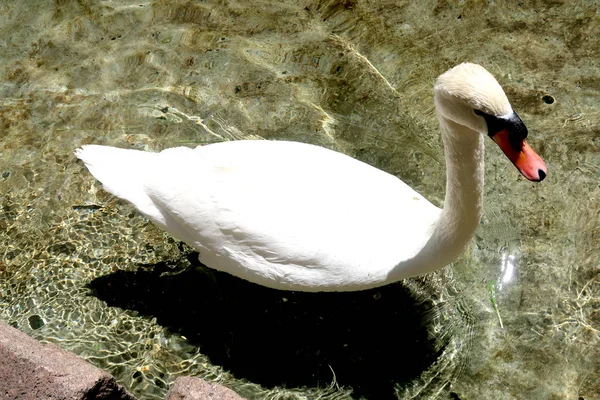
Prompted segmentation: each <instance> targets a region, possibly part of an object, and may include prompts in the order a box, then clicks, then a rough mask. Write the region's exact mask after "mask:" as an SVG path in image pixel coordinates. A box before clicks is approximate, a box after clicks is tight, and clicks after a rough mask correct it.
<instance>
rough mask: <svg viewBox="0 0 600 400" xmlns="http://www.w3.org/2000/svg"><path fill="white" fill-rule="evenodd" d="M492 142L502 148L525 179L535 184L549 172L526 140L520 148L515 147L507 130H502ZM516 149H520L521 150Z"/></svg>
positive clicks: (494, 136) (495, 135)
mask: <svg viewBox="0 0 600 400" xmlns="http://www.w3.org/2000/svg"><path fill="white" fill-rule="evenodd" d="M492 140H493V141H494V142H496V144H497V145H498V146H500V148H501V149H502V151H503V152H504V154H506V157H508V159H509V160H510V161H512V163H513V164H514V165H515V167H517V169H518V170H519V172H521V174H523V176H524V177H525V178H527V179H529V180H530V181H534V182H540V181H542V180H544V178H545V177H546V175H547V171H548V170H547V169H546V163H544V160H542V158H541V157H540V156H538V155H537V153H536V152H535V151H533V149H532V148H531V146H529V145H528V144H527V142H526V141H525V140H522V141H521V142H520V145H519V146H514V144H513V143H511V141H510V140H509V131H508V130H507V129H502V130H501V131H499V132H497V133H495V134H494V135H493V136H492ZM516 147H519V149H517V148H516Z"/></svg>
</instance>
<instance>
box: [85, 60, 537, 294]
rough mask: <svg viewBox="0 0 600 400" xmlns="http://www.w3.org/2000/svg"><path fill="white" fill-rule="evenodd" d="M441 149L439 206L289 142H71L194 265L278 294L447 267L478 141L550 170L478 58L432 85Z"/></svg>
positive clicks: (532, 169) (476, 208)
mask: <svg viewBox="0 0 600 400" xmlns="http://www.w3.org/2000/svg"><path fill="white" fill-rule="evenodd" d="M434 94H435V96H434V99H435V106H436V112H437V115H438V120H439V125H440V129H441V133H442V139H443V143H444V151H445V159H446V197H445V200H444V205H443V208H442V209H439V208H438V207H436V206H434V205H433V204H431V203H430V202H429V201H427V200H426V199H425V198H424V197H423V196H421V195H420V194H419V193H417V192H416V191H414V190H413V189H411V188H410V187H409V186H408V185H406V184H405V183H404V182H402V181H401V180H400V179H398V178H397V177H395V176H393V175H390V174H388V173H386V172H383V171H381V170H378V169H376V168H374V167H372V166H370V165H368V164H365V163H363V162H360V161H358V160H355V159H353V158H351V157H348V156H346V155H344V154H341V153H338V152H335V151H331V150H327V149H324V148H322V147H317V146H313V145H309V144H303V143H297V142H288V141H266V140H264V141H251V140H250V141H248V140H240V141H231V142H223V143H216V144H210V145H206V146H198V147H196V148H195V149H191V148H187V147H176V148H170V149H166V150H163V151H162V152H160V153H151V152H143V151H137V150H126V149H119V148H114V147H107V146H99V145H85V146H83V147H81V148H80V149H77V150H76V151H75V155H76V156H77V157H78V158H80V159H81V160H83V162H84V163H85V165H86V166H87V168H88V169H89V171H90V172H91V174H92V175H93V176H94V177H95V178H96V179H98V180H99V181H100V182H102V184H103V187H104V189H105V190H106V191H108V192H110V193H112V194H113V195H115V196H117V197H120V198H122V199H125V200H127V201H129V202H131V203H133V205H134V206H135V207H136V208H137V209H138V210H139V211H140V212H141V213H142V214H144V215H145V216H146V217H148V218H149V219H150V220H151V221H152V222H153V223H154V224H156V225H158V226H159V227H160V228H162V229H164V230H165V231H167V232H169V233H170V234H171V235H173V236H174V237H176V238H177V239H179V240H182V241H184V242H186V243H187V244H188V245H190V246H191V247H193V248H194V249H196V250H197V251H199V253H200V256H199V258H200V261H201V262H202V263H203V264H205V265H207V266H209V267H211V268H215V269H218V270H221V271H225V272H228V273H230V274H233V275H235V276H238V277H240V278H243V279H246V280H248V281H251V282H254V283H257V284H260V285H264V286H267V287H271V288H275V289H282V290H298V291H313V292H317V291H353V290H363V289H369V288H373V287H377V286H382V285H386V284H388V283H391V282H395V281H398V280H400V279H403V278H407V277H411V276H416V275H421V274H425V273H428V272H431V271H434V270H437V269H439V268H442V267H444V266H446V265H448V264H450V263H451V262H453V261H454V260H456V258H457V257H458V256H459V255H460V254H461V253H462V252H463V251H464V249H465V246H466V245H467V243H468V242H469V241H470V239H471V237H472V236H473V233H474V232H475V229H476V228H477V226H478V224H479V220H480V218H481V215H482V202H483V180H484V179H483V175H484V172H483V170H484V168H483V166H484V140H485V136H489V137H490V138H491V139H492V140H493V141H494V142H496V144H498V145H499V146H500V148H501V149H502V151H503V152H504V153H505V154H506V156H507V157H508V158H509V160H510V161H512V163H513V164H514V165H515V166H516V167H517V169H518V170H519V171H520V172H521V174H522V175H523V176H524V177H525V178H527V179H529V180H531V181H534V182H539V181H542V180H543V179H544V178H545V177H546V173H547V170H546V165H545V164H544V161H543V160H542V159H541V158H540V157H539V156H538V155H537V154H536V153H535V152H534V151H533V150H532V149H531V147H530V146H529V145H528V144H527V142H526V140H525V139H526V137H527V128H526V127H525V125H524V124H523V122H522V121H521V119H520V118H519V116H518V115H517V114H516V113H515V112H514V111H513V109H512V107H511V105H510V103H509V101H508V99H507V97H506V95H505V94H504V91H503V90H502V88H501V87H500V85H499V84H498V82H497V81H496V80H495V79H494V77H493V76H492V75H491V74H490V73H489V72H488V71H486V70H485V69H484V68H483V67H481V66H479V65H476V64H470V63H463V64H460V65H458V66H456V67H454V68H452V69H450V70H449V71H447V72H445V73H444V74H442V75H441V76H440V77H439V78H438V79H437V82H436V84H435V87H434Z"/></svg>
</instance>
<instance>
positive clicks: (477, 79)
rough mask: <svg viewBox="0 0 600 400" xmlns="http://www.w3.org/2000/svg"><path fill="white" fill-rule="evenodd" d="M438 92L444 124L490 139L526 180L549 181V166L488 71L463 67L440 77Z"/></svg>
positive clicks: (436, 102) (467, 66)
mask: <svg viewBox="0 0 600 400" xmlns="http://www.w3.org/2000/svg"><path fill="white" fill-rule="evenodd" d="M434 91H435V106H436V110H437V113H438V118H439V119H440V123H444V122H445V121H451V122H453V123H455V124H458V125H461V126H464V127H465V128H468V129H469V130H472V131H475V132H479V133H482V134H486V135H488V136H489V137H490V138H492V140H493V141H494V142H496V144H498V146H499V147H500V148H501V149H502V151H503V152H504V154H505V155H506V156H507V157H508V159H509V160H510V161H512V163H513V164H514V165H515V167H517V169H518V170H519V172H521V174H522V175H523V176H524V177H525V178H527V179H529V180H531V181H535V182H539V181H541V180H543V179H544V178H545V177H546V174H547V168H546V164H545V163H544V161H543V160H542V159H541V157H540V156H538V155H537V154H536V153H535V151H533V149H532V148H531V147H530V146H529V144H527V141H526V140H525V138H526V137H527V128H526V127H525V124H523V121H521V118H519V116H518V115H517V113H516V112H515V111H514V110H513V109H512V106H511V105H510V102H509V101H508V98H507V97H506V94H504V90H502V87H501V86H500V84H499V83H498V81H496V79H495V78H494V77H493V76H492V74H490V73H489V72H488V71H487V70H486V69H485V68H483V67H482V66H480V65H477V64H471V63H463V64H459V65H457V66H456V67H454V68H452V69H450V70H448V71H446V72H445V73H443V74H442V75H440V76H439V77H438V80H437V82H436V84H435V88H434Z"/></svg>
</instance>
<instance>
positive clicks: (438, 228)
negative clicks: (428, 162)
mask: <svg viewBox="0 0 600 400" xmlns="http://www.w3.org/2000/svg"><path fill="white" fill-rule="evenodd" d="M440 127H441V130H442V138H443V142H444V153H445V158H446V197H445V199H444V207H443V209H442V211H441V214H440V216H439V219H438V221H437V222H436V224H435V227H434V229H433V233H432V235H431V237H430V238H429V240H428V241H427V243H426V244H425V246H424V247H423V248H422V249H421V250H420V251H419V253H418V254H417V255H416V256H415V257H414V258H413V259H411V260H407V261H410V262H409V263H407V262H402V263H400V264H398V265H397V266H396V267H395V268H394V270H393V271H392V273H391V275H392V276H394V275H397V276H398V277H400V276H402V277H403V278H405V277H407V276H415V275H421V274H423V273H427V272H431V271H435V270H437V269H440V268H442V267H444V266H446V265H448V264H450V263H452V262H453V261H455V260H456V259H457V258H458V256H460V254H461V253H462V252H463V251H464V248H465V247H466V245H467V244H468V243H469V241H470V240H471V238H472V237H473V234H474V232H475V230H476V229H477V226H478V225H479V221H480V219H481V215H482V211H483V174H484V162H483V154H484V144H483V140H484V136H483V135H482V134H480V133H479V132H476V131H474V130H471V129H469V128H467V127H465V126H462V125H459V124H457V123H455V122H452V121H449V120H444V119H442V118H440Z"/></svg>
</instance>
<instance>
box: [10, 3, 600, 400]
mask: <svg viewBox="0 0 600 400" xmlns="http://www.w3.org/2000/svg"><path fill="white" fill-rule="evenodd" d="M0 15H1V17H0V32H1V35H0V122H1V129H0V149H1V154H2V156H1V157H0V201H1V204H2V208H1V209H0V318H1V319H2V320H4V321H7V322H8V323H10V324H11V325H13V326H16V327H18V328H19V329H21V330H23V331H25V332H27V333H28V334H30V335H32V336H33V337H35V338H37V339H40V340H42V341H45V342H53V343H57V344H58V345H59V346H61V347H63V348H65V349H68V350H72V351H74V352H75V353H77V354H79V355H81V356H83V357H84V358H86V359H87V360H89V361H90V362H92V363H93V364H95V365H97V366H98V367H100V368H104V369H106V370H107V371H109V372H110V373H112V374H113V375H115V377H116V378H117V380H118V381H119V382H120V383H121V384H123V385H125V386H126V387H127V388H128V389H129V390H130V391H132V392H133V393H134V394H136V395H138V396H139V397H140V398H144V399H159V398H162V397H163V396H164V393H165V392H166V390H167V389H168V386H169V384H170V383H171V382H172V381H173V380H174V378H175V377H176V376H177V375H180V374H189V375H194V376H200V377H203V378H205V379H208V380H210V381H214V382H221V383H223V384H225V385H227V386H229V387H231V388H233V389H234V390H236V391H238V392H239V393H241V394H242V395H244V396H246V397H248V398H251V399H263V398H268V399H316V398H323V399H348V398H359V397H361V396H362V397H363V398H377V399H383V398H394V397H395V396H398V397H400V398H443V399H445V398H450V399H469V398H493V399H522V398H523V399H524V398H526V399H564V398H570V399H572V398H583V399H586V400H587V399H597V398H600V384H599V383H598V382H599V380H598V376H600V350H599V346H598V345H599V342H600V340H599V339H600V338H599V330H600V314H599V309H600V308H599V307H600V301H599V298H600V278H599V273H600V250H599V248H600V246H599V245H598V243H599V241H600V212H599V210H600V186H599V183H598V182H599V178H600V152H599V150H598V149H599V148H600V125H599V121H600V112H599V109H600V108H599V105H600V95H599V93H600V79H599V77H598V71H599V68H600V65H599V62H600V54H599V53H600V51H599V47H598V45H597V44H598V41H599V39H600V3H599V2H597V1H584V2H581V1H577V2H575V1H564V2H550V3H549V2H533V1H523V2H519V3H518V4H517V3H515V4H510V5H505V4H504V2H489V4H488V2H485V3H484V2H475V1H472V2H471V1H467V2H465V1H439V2H432V1H425V2H408V1H378V2H367V1H348V0H346V1H302V2H297V1H287V0H284V1H278V2H264V1H228V2H220V1H187V2H186V1H156V2H130V1H85V0H82V1H67V0H61V1H56V2H49V1H43V2H42V1H23V2H13V1H2V2H0ZM461 61H472V62H477V63H480V64H482V65H484V66H485V67H486V68H488V70H490V71H491V72H492V73H493V74H494V75H495V76H496V77H497V78H498V80H499V81H500V83H501V84H502V85H503V87H504V89H505V91H506V93H507V94H508V96H509V98H510V99H511V101H512V104H513V107H514V108H515V109H516V110H517V112H518V113H519V114H520V116H521V117H522V119H523V120H524V121H525V123H526V124H527V125H528V127H529V131H530V143H531V144H532V146H533V147H534V148H535V149H536V150H537V151H538V152H539V153H540V155H541V156H542V157H543V158H544V159H545V160H546V162H547V164H548V169H549V175H548V178H547V179H546V180H545V181H544V182H542V183H540V184H533V183H530V182H527V181H525V180H523V179H522V178H521V177H519V176H518V173H517V171H516V170H515V169H514V167H512V165H510V163H509V162H508V161H507V160H505V159H504V157H503V156H502V155H501V153H500V151H499V150H498V149H497V148H496V147H495V146H494V145H493V144H492V143H491V142H490V143H489V145H488V151H487V154H486V163H487V164H486V197H485V217H484V219H483V221H482V223H481V226H480V228H479V230H478V232H477V234H476V237H475V238H474V239H473V241H472V246H471V247H470V248H469V250H468V251H467V252H466V253H465V254H464V255H463V256H462V257H461V259H460V260H459V261H458V262H456V263H455V264H454V265H453V266H452V267H450V268H445V269H444V270H442V271H439V272H436V273H434V274H430V275H428V276H426V277H423V278H419V279H410V280H406V281H404V282H400V283H398V284H395V285H391V286H389V287H386V288H381V289H378V290H373V291H367V292H361V293H349V294H348V293H346V294H302V293H286V292H277V291H272V290H269V289H264V288H260V287H256V286H254V285H251V284H248V283H246V282H242V281H240V280H237V279H234V278H231V277H229V276H226V275H223V274H218V273H215V272H213V271H211V270H208V269H206V268H203V267H201V266H197V265H193V264H194V263H191V262H190V261H189V260H190V259H193V256H189V255H188V254H187V253H188V249H186V248H185V247H183V246H181V245H180V244H178V243H177V242H175V241H174V240H172V239H171V238H169V237H168V236H166V235H165V234H163V233H162V232H160V231H159V230H158V229H156V228H155V227H153V226H152V225H150V224H149V223H148V222H147V221H146V220H145V219H143V218H142V217H140V216H139V215H138V214H137V213H136V212H135V211H134V209H133V208H132V207H131V206H129V205H128V204H126V203H124V202H122V201H119V200H117V199H115V198H114V197H111V196H110V195H108V194H107V193H105V192H104V191H102V190H101V188H100V186H99V184H98V183H97V182H95V181H94V179H93V178H92V177H91V175H89V174H88V173H87V171H86V170H85V168H84V167H83V165H82V164H81V163H79V162H77V161H76V159H75V157H74V156H73V154H72V153H73V150H74V148H76V147H77V146H80V145H82V144H86V143H100V144H109V145H115V146H120V147H128V148H139V149H145V150H154V151H157V150H161V149H163V148H166V147H171V146H175V145H189V146H193V145H196V144H201V143H211V142H215V141H222V140H232V139H240V138H253V139H261V138H262V139H291V140H298V141H304V142H310V143H315V144H319V145H322V146H326V147H329V148H333V149H337V150H339V151H343V152H345V153H347V154H349V155H352V156H353V157H356V158H358V159H361V160H363V161H365V162H368V163H369V164H372V165H375V166H377V167H379V168H381V169H383V170H386V171H388V172H390V173H393V174H395V175H397V176H399V177H401V178H402V179H403V180H404V181H405V182H407V183H409V184H410V185H411V186H413V187H414V188H416V189H417V190H418V191H420V192H421V193H422V194H423V195H425V196H426V197H428V198H429V199H431V200H432V201H433V202H434V203H437V204H441V202H442V200H443V196H444V165H443V149H442V147H441V140H440V137H439V133H438V131H437V123H436V120H435V116H434V112H433V103H432V90H431V87H432V84H433V82H434V79H435V77H436V76H437V75H439V74H440V73H441V72H443V71H445V70H446V69H448V68H449V67H451V66H453V65H455V64H457V63H459V62H461Z"/></svg>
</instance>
